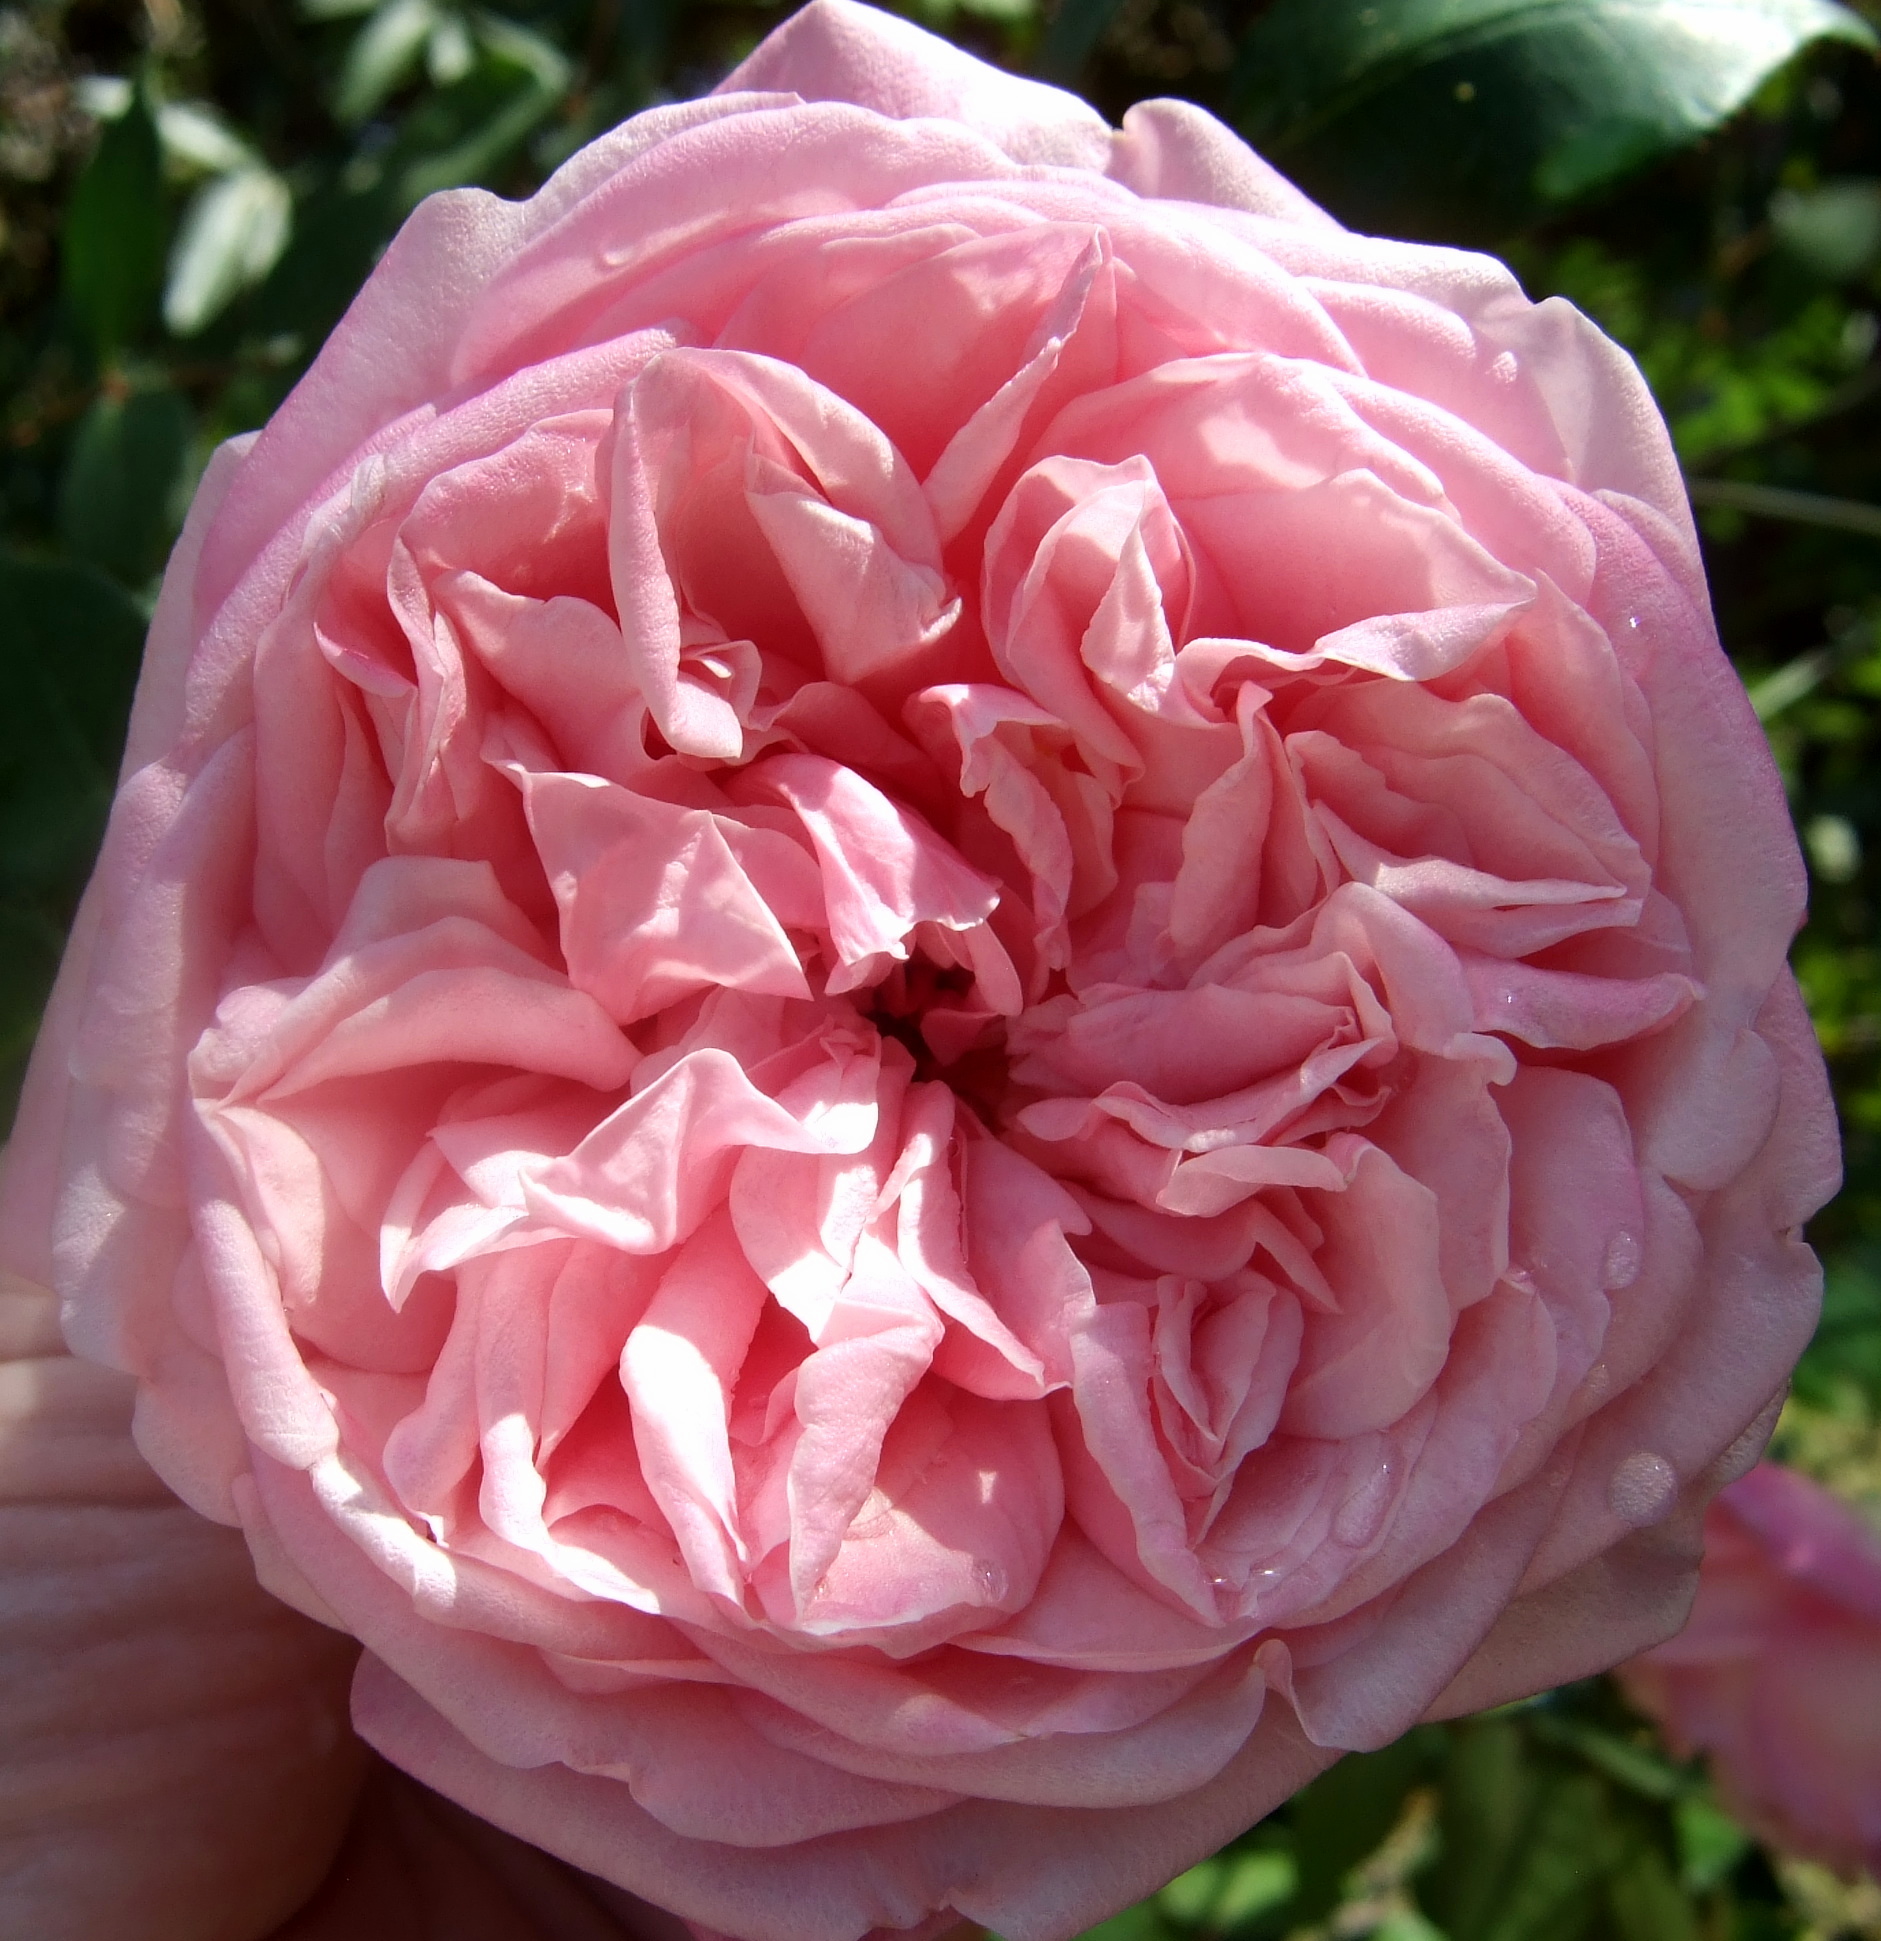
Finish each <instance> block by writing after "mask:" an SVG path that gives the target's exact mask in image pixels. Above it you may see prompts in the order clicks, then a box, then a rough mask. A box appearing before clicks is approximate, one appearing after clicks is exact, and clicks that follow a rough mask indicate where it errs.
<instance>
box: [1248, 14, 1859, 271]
mask: <svg viewBox="0 0 1881 1941" xmlns="http://www.w3.org/2000/svg"><path fill="white" fill-rule="evenodd" d="M1820 40H1840V41H1845V42H1849V43H1851V44H1853V45H1856V46H1861V47H1869V48H1872V47H1874V46H1875V45H1876V37H1875V34H1874V32H1873V30H1872V29H1871V28H1869V27H1868V26H1867V24H1866V23H1865V22H1864V21H1863V20H1861V19H1860V18H1859V16H1857V15H1856V14H1854V13H1852V12H1850V11H1849V10H1848V9H1847V8H1845V7H1842V6H1839V5H1837V4H1835V0H1276V4H1275V5H1274V6H1273V7H1271V8H1270V9H1269V10H1268V12H1267V13H1266V14H1265V15H1263V16H1262V18H1261V19H1260V20H1259V21H1258V22H1257V23H1256V25H1255V27H1254V28H1253V30H1252V31H1251V32H1250V33H1249V35H1248V37H1247V39H1246V41H1245V42H1244V44H1243V53H1242V61H1241V66H1240V70H1239V77H1238V83H1237V95H1238V107H1239V114H1240V119H1241V123H1242V126H1243V128H1244V129H1245V131H1246V132H1247V133H1248V135H1249V137H1250V138H1251V139H1252V140H1254V141H1255V143H1256V144H1257V145H1259V146H1261V147H1263V148H1264V149H1265V150H1266V151H1267V152H1268V153H1269V154H1271V155H1272V156H1273V157H1274V158H1275V159H1276V160H1279V161H1281V162H1283V163H1284V165H1285V166H1286V167H1287V168H1288V169H1289V171H1290V172H1292V173H1293V174H1295V175H1296V176H1297V177H1298V178H1299V179H1300V181H1301V183H1302V185H1303V186H1305V187H1306V188H1307V189H1308V190H1310V191H1311V192H1313V193H1315V194H1317V195H1318V196H1320V197H1321V199H1323V200H1324V201H1325V202H1326V203H1327V204H1328V206H1329V207H1331V208H1332V209H1333V211H1334V212H1335V213H1336V214H1338V215H1339V216H1341V217H1343V218H1344V219H1346V220H1347V221H1351V222H1355V223H1358V224H1360V225H1362V226H1368V227H1377V228H1388V229H1394V230H1400V231H1407V230H1408V231H1413V232H1417V233H1425V234H1433V235H1434V234H1442V235H1445V236H1465V235H1477V236H1481V235H1486V234H1496V233H1500V232H1506V231H1508V230H1512V229H1515V228H1519V227H1521V226H1522V225H1524V224H1525V223H1527V222H1529V221H1532V220H1534V219H1536V218H1537V217H1540V216H1544V215H1547V214H1550V213H1552V212H1553V211H1555V210H1557V209H1559V208H1561V207H1562V206H1564V205H1565V204H1567V203H1569V202H1572V201H1575V200H1577V199H1579V198H1580V197H1582V196H1585V195H1587V194H1589V193H1590V192H1592V191H1593V190H1596V189H1599V188H1602V187H1604V186H1605V185H1607V184H1608V183H1611V182H1613V181H1614V180H1616V179H1617V178H1618V177H1620V176H1622V175H1624V174H1626V173H1628V172H1630V171H1631V170H1633V169H1635V168H1637V167H1639V166H1640V165H1641V164H1643V163H1645V162H1648V161H1651V160H1653V159H1655V158H1657V157H1659V156H1661V155H1665V154H1669V153H1671V152H1672V151H1673V150H1676V149H1678V148H1682V147H1684V146H1686V145H1688V144H1689V143H1691V142H1694V141H1696V140H1698V139H1700V138H1701V137H1703V136H1704V135H1707V134H1709V133H1710V132H1711V131H1712V130H1714V129H1715V128H1717V127H1719V126H1720V125H1721V124H1722V123H1723V122H1724V121H1726V120H1728V119H1729V118H1730V116H1731V115H1733V114H1734V113H1736V111H1737V110H1738V109H1739V108H1741V107H1742V106H1743V105H1744V104H1745V103H1746V102H1747V101H1748V100H1749V99H1750V97H1751V95H1752V94H1753V93H1755V92H1756V90H1757V89H1758V88H1759V87H1760V86H1761V85H1762V84H1763V83H1764V82H1765V81H1766V80H1767V79H1769V77H1770V76H1771V75H1773V74H1774V73H1775V72H1776V71H1777V70H1778V69H1779V68H1781V67H1783V66H1784V65H1785V64H1786V63H1787V62H1789V61H1790V60H1792V59H1794V58H1795V56H1796V55H1797V54H1799V53H1800V52H1801V51H1802V50H1803V48H1805V47H1806V46H1808V45H1809V44H1811V43H1812V42H1815V41H1820Z"/></svg>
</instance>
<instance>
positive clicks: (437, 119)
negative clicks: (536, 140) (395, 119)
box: [399, 14, 573, 205]
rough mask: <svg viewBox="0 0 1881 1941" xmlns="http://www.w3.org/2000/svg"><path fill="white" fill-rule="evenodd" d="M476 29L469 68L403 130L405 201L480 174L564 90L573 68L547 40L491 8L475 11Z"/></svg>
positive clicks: (496, 163)
mask: <svg viewBox="0 0 1881 1941" xmlns="http://www.w3.org/2000/svg"><path fill="white" fill-rule="evenodd" d="M476 31H477V41H478V60H477V64H476V66H475V67H474V68H473V69H472V70H471V72H470V74H469V75H468V76H466V77H465V79H464V80H462V81H460V82H459V83H458V84H457V85H456V86H455V87H453V88H448V89H445V90H442V91H441V92H439V93H438V94H435V95H433V96H432V97H431V99H430V100H428V101H427V102H426V103H425V104H424V105H423V106H422V107H421V108H420V109H419V110H418V111H417V112H416V113H414V114H413V115H411V116H410V117H409V118H408V120H407V123H406V126H405V128H404V130H403V131H402V136H401V145H403V146H407V147H409V148H411V149H413V150H415V151H416V152H415V156H414V159H413V161H412V162H411V163H410V165H409V166H408V167H407V168H406V169H405V170H404V172H403V173H402V175H401V176H400V178H399V193H400V196H401V199H402V200H403V201H404V202H405V203H406V204H407V205H409V204H411V203H415V202H418V201H420V200H422V199H423V198H424V197H425V196H428V195H430V194H432V193H433V192H434V191H435V190H438V189H450V188H455V187H457V186H458V185H459V184H461V183H466V182H482V181H485V180H487V179H488V178H489V177H490V176H491V175H492V174H493V173H494V172H495V171H496V170H497V169H498V168H499V167H500V166H501V165H502V163H503V162H504V161H505V160H506V159H507V158H508V157H509V156H510V155H511V154H512V153H513V152H514V151H515V149H516V148H517V147H518V145H519V144H520V143H521V142H522V141H523V140H524V139H525V137H527V135H528V134H529V132H530V130H531V129H533V128H534V127H535V126H536V125H537V123H539V122H540V121H541V120H542V118H543V117H544V116H545V115H546V114H548V113H549V111H550V110H551V109H552V108H553V107H554V106H555V104H556V103H557V102H558V101H559V100H560V99H561V98H562V95H563V94H564V93H565V92H566V90H567V87H568V84H569V80H570V77H571V75H572V73H573V69H572V67H571V65H570V63H569V61H568V59H567V57H566V56H565V55H564V54H563V53H562V52H561V50H560V49H559V48H557V47H556V46H555V45H554V43H553V42H551V41H546V40H544V39H543V38H542V37H541V36H540V35H539V34H533V33H531V32H530V31H529V30H528V29H527V28H526V27H520V26H518V25H517V24H516V22H515V21H513V20H505V19H502V18H501V17H499V16H498V15H495V14H479V15H478V16H477V17H476Z"/></svg>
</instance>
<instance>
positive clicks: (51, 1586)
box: [0, 1280, 685, 1941]
mask: <svg viewBox="0 0 1881 1941" xmlns="http://www.w3.org/2000/svg"><path fill="white" fill-rule="evenodd" d="M131 1396H132V1389H131V1384H130V1382H129V1381H128V1380H127V1379H126V1378H125V1377H123V1376H121V1375H118V1374H114V1373H113V1372H111V1371H110V1370H107V1369H102V1368H96V1367H93V1366H92V1365H90V1364H89V1363H86V1362H81V1361H77V1360H75V1359H74V1358H73V1357H72V1356H71V1355H70V1354H69V1353H68V1352H67V1351H66V1348H65V1344H64V1342H63V1340H62V1339H61V1337H60V1334H59V1327H58V1314H57V1303H56V1301H55V1300H54V1299H53V1297H52V1296H51V1295H50V1294H48V1293H46V1292H45V1291H44V1290H43V1289H40V1288H36V1287H32V1286H29V1285H27V1284H25V1283H23V1282H20V1281H17V1280H5V1281H0V1934H8V1935H20V1936H26V1935H31V1936H33V1937H34V1938H35V1941H262V1938H263V1937H268V1938H269V1941H382V1938H383V1941H620V1937H625V1936H633V1937H636V1941H685V1930H684V1928H683V1927H682V1926H681V1924H680V1923H679V1922H677V1921H676V1920H674V1919H673V1918H672V1917H671V1916H670V1915H667V1914H663V1913H661V1912H659V1911H658V1910H657V1909H654V1908H651V1907H649V1906H647V1905H646V1904H645V1903H643V1902H638V1901H635V1900H633V1899H632V1898H631V1897H630V1896H627V1895H624V1894H621V1893H620V1892H618V1890H616V1889H613V1888H610V1887H608V1886H606V1885H605V1884H604V1883H602V1882H600V1881H597V1880H594V1879H592V1878H591V1877H590V1876H588V1875H586V1874H581V1873H578V1872H576V1871H575V1870H574V1869H573V1868H571V1867H566V1866H564V1865H562V1863H560V1862H559V1861H555V1860H552V1859H550V1858H549V1857H548V1856H547V1855H545V1854H543V1853H540V1852H539V1851H537V1850H536V1849H535V1848H533V1847H530V1846H526V1845H525V1844H523V1843H522V1842H521V1841H519V1840H514V1839H512V1838H510V1837H509V1836H508V1835H507V1834H503V1833H500V1832H498V1831H497V1830H496V1829H495V1828H493V1827H490V1826H486V1825H484V1824H483V1823H482V1822H481V1821H478V1820H475V1819H473V1818H472V1817H471V1816H470V1815H468V1814H466V1813H463V1812H461V1811H459V1810H458V1809H457V1808H456V1807H454V1806H451V1805H450V1804H448V1803H447V1802H446V1801H444V1800H442V1799H440V1798H439V1797H438V1795H436V1794H435V1793H432V1792H430V1791H429V1790H428V1789H427V1788H425V1787H422V1786H420V1785H418V1784H416V1783H415V1782H414V1781H412V1780H409V1779H407V1778H406V1777H404V1775H402V1774H400V1773H396V1772H394V1771H393V1770H391V1769H390V1768H389V1767H387V1766H386V1765H385V1764H384V1763H383V1762H382V1761H380V1760H378V1759H376V1758H375V1757H374V1756H373V1755H371V1754H370V1753H369V1752H368V1751H367V1750H366V1748H365V1747H364V1746H363V1745H361V1743H360V1742H359V1740H358V1739H357V1738H355V1737H354V1735H353V1733H352V1731H351V1729H350V1727H349V1725H348V1723H347V1709H346V1693H347V1684H348V1680H349V1678H350V1676H351V1670H352V1661H353V1657H354V1655H355V1652H356V1650H357V1647H356V1646H355V1645H354V1644H353V1643H352V1642H351V1640H349V1639H346V1638H343V1637H340V1636H339V1635H337V1634H336V1633H334V1632H332V1631H328V1630H326V1629H324V1628H323V1627H322V1626H320V1625H317V1624H315V1623H313V1622H312V1621H311V1620H310V1619H308V1618H305V1617H302V1616H301V1615H300V1614H299V1613H298V1612H296V1611H292V1610H289V1609H288V1608H287V1607H286V1606H285V1605H283V1604H281V1603H278V1602H277V1601H276V1600H275V1599H274V1598H272V1597H270V1596H269V1595H268V1594H267V1593H266V1592H265V1591H262V1590H261V1589H259V1588H258V1587H257V1585H256V1584H255V1582H254V1577H253V1572H252V1569H251V1566H250V1563H249V1559H248V1552H247V1548H246V1546H245V1545H244V1544H243V1542H242V1539H241V1537H240V1536H239V1535H238V1534H237V1533H236V1532H235V1531H233V1530H227V1529H223V1528H222V1527H220V1526H219V1525H216V1524H213V1523H209V1522H207V1521H206V1520H205V1519H203V1518H202V1517H199V1516H198V1515H196V1514H195V1512H194V1511H192V1510H189V1509H187V1508H185V1507H184V1506H183V1505H182V1504H181V1503H179V1502H178V1501H177V1500H176V1499H175V1497H173V1496H172V1495H171V1494H170V1492H169V1491H168V1490H167V1489H166V1488H165V1487H164V1485H163V1484H162V1483H161V1482H159V1481H158V1479H157V1478H156V1476H155V1475H154V1474H153V1473H152V1472H151V1470H150V1468H149V1467H148V1465H147V1464H146V1463H145V1462H144V1460H143V1458H142V1457H141V1456H140V1455H139V1454H138V1453H137V1449H136V1446H135V1444H134V1443H133V1442H132V1440H131V1434H130V1420H131Z"/></svg>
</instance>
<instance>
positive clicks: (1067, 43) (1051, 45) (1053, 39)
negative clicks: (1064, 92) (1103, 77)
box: [1039, 0, 1122, 83]
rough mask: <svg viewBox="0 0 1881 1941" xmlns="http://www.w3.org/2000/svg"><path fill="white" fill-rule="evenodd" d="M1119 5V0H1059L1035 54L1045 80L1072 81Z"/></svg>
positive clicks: (1092, 52)
mask: <svg viewBox="0 0 1881 1941" xmlns="http://www.w3.org/2000/svg"><path fill="white" fill-rule="evenodd" d="M1121 5H1122V0H1059V6H1058V11H1057V13H1056V14H1055V15H1054V16H1053V18H1052V24H1051V26H1050V27H1049V28H1048V29H1047V30H1046V34H1045V45H1044V47H1043V49H1042V50H1041V52H1040V55H1039V72H1040V73H1041V74H1043V75H1045V76H1046V77H1047V78H1048V79H1049V80H1053V81H1059V82H1064V83H1069V82H1072V81H1075V80H1076V79H1077V77H1078V75H1079V74H1080V73H1081V72H1082V71H1083V68H1084V64H1085V62H1086V61H1088V60H1089V59H1090V58H1091V56H1092V55H1093V54H1095V53H1096V52H1097V43H1098V42H1099V41H1100V40H1102V39H1103V38H1104V29H1105V28H1106V27H1108V26H1109V25H1110V23H1111V18H1112V16H1113V15H1115V14H1116V12H1117V11H1118V9H1119V7H1120V6H1121Z"/></svg>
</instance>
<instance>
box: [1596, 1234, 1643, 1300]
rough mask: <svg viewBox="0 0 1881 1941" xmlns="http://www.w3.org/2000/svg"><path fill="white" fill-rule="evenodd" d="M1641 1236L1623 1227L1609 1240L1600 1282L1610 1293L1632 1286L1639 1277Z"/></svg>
mask: <svg viewBox="0 0 1881 1941" xmlns="http://www.w3.org/2000/svg"><path fill="white" fill-rule="evenodd" d="M1639 1262H1640V1248H1639V1236H1638V1234H1636V1233H1627V1232H1626V1231H1625V1230H1624V1229H1622V1230H1621V1231H1620V1232H1619V1233H1616V1234H1615V1235H1614V1236H1613V1238H1612V1239H1611V1240H1609V1241H1608V1242H1607V1258H1606V1263H1605V1265H1604V1266H1603V1267H1602V1268H1601V1274H1600V1284H1601V1285H1602V1286H1603V1287H1604V1288H1605V1289H1606V1290H1607V1292H1608V1293H1609V1294H1617V1293H1618V1292H1619V1291H1620V1289H1621V1288H1623V1287H1631V1286H1632V1284H1633V1283H1634V1282H1635V1281H1636V1280H1638V1279H1639Z"/></svg>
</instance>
